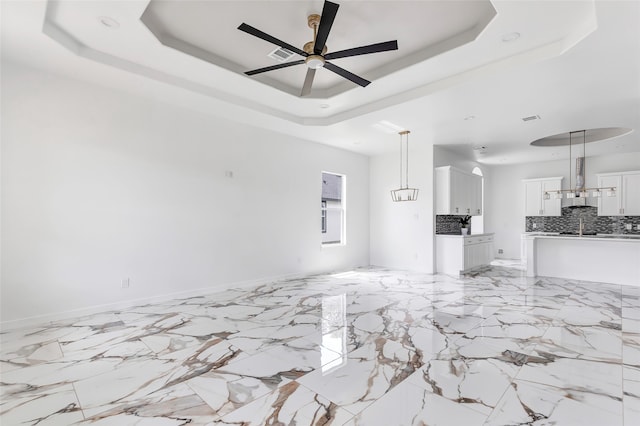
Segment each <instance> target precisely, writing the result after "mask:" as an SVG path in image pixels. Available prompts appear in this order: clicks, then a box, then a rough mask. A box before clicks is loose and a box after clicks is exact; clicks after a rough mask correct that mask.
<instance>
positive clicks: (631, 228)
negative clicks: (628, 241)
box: [626, 223, 633, 231]
mask: <svg viewBox="0 0 640 426" xmlns="http://www.w3.org/2000/svg"><path fill="white" fill-rule="evenodd" d="M626 227H627V231H631V230H633V224H632V223H627V225H626Z"/></svg>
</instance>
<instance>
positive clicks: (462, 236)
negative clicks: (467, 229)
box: [436, 232, 493, 238]
mask: <svg viewBox="0 0 640 426" xmlns="http://www.w3.org/2000/svg"><path fill="white" fill-rule="evenodd" d="M489 235H493V232H485V233H483V234H471V235H462V234H436V237H451V238H471V237H483V236H489Z"/></svg>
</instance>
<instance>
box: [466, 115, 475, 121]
mask: <svg viewBox="0 0 640 426" xmlns="http://www.w3.org/2000/svg"><path fill="white" fill-rule="evenodd" d="M475 118H476V116H475V115H467V116H466V117H465V118H464V119H465V120H473V119H475Z"/></svg>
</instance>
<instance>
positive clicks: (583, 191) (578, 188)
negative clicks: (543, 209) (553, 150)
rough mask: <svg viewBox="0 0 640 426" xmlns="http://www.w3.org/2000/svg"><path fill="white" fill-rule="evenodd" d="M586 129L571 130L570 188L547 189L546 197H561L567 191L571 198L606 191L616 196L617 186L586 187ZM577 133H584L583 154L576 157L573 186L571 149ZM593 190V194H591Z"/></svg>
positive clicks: (584, 196) (600, 193)
mask: <svg viewBox="0 0 640 426" xmlns="http://www.w3.org/2000/svg"><path fill="white" fill-rule="evenodd" d="M586 132H587V131H586V130H578V131H575V132H569V189H559V190H557V191H545V193H544V199H545V200H549V199H551V198H554V199H561V198H563V195H564V194H565V193H566V194H567V195H566V197H567V198H569V199H571V198H588V197H589V196H591V197H596V198H597V197H600V196H601V195H602V193H603V192H604V193H605V194H606V195H607V196H608V197H615V196H616V195H617V194H616V187H602V188H585V178H586V175H587V174H586V161H585V160H586V157H587V147H586V145H587V142H586ZM575 134H582V156H581V157H576V166H575V177H576V185H575V187H574V186H573V183H572V180H571V177H572V176H573V173H572V171H571V163H572V157H571V151H572V146H573V136H574V135H575ZM589 191H591V194H589Z"/></svg>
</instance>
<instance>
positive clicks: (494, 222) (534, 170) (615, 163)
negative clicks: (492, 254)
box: [485, 152, 640, 259]
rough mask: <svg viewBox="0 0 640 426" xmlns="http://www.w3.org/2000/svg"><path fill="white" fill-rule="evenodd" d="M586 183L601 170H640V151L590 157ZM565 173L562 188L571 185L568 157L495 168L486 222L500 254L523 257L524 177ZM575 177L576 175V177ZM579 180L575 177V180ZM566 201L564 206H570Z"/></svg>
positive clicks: (589, 184)
mask: <svg viewBox="0 0 640 426" xmlns="http://www.w3.org/2000/svg"><path fill="white" fill-rule="evenodd" d="M586 164H587V168H586V171H587V175H586V182H585V184H586V186H587V187H594V186H597V178H596V176H595V175H596V174H597V173H608V172H620V171H631V170H640V152H633V153H625V154H612V155H602V156H598V157H587V159H586ZM555 176H562V177H563V178H564V179H563V181H562V187H563V188H564V189H568V188H569V163H568V160H557V161H542V162H536V163H526V164H514V165H502V166H492V167H491V179H490V180H489V184H488V186H487V187H486V192H487V193H488V197H487V201H488V203H489V206H488V207H487V209H486V210H487V211H490V214H486V215H485V216H486V222H487V224H488V226H489V229H491V232H494V233H495V235H494V248H495V250H496V252H497V251H498V250H499V249H502V250H503V253H502V254H497V255H496V256H497V257H499V258H503V259H520V242H521V235H522V233H523V232H524V231H525V213H524V208H525V205H524V203H525V201H524V190H523V189H524V188H523V183H522V179H534V178H544V177H555ZM572 179H574V178H572ZM574 182H575V180H574ZM569 202H570V201H569V200H566V199H565V200H563V206H565V205H569V204H568V203H569Z"/></svg>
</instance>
